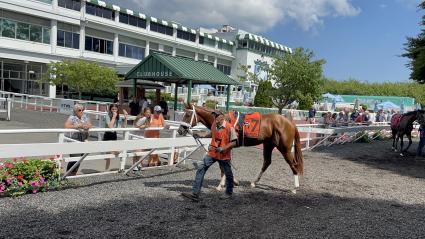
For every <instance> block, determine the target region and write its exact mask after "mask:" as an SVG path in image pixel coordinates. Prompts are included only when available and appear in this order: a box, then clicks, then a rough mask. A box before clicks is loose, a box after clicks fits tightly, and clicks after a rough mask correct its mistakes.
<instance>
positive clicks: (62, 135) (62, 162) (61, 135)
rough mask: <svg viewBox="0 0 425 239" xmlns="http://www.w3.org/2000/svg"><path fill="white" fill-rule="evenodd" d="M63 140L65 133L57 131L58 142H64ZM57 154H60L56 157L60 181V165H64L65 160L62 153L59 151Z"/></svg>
mask: <svg viewBox="0 0 425 239" xmlns="http://www.w3.org/2000/svg"><path fill="white" fill-rule="evenodd" d="M64 142H65V133H59V139H58V143H64ZM58 155H60V156H59V158H58V161H59V163H58V164H59V169H60V170H59V176H58V177H59V178H58V179H59V181H60V179H61V175H60V174H61V172H62V166H63V167H65V161H64V160H63V155H62V152H59V154H58Z"/></svg>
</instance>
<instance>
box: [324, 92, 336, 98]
mask: <svg viewBox="0 0 425 239" xmlns="http://www.w3.org/2000/svg"><path fill="white" fill-rule="evenodd" d="M322 97H323V98H327V99H333V98H335V96H334V95H332V94H331V93H329V92H328V93H326V94H323V95H322Z"/></svg>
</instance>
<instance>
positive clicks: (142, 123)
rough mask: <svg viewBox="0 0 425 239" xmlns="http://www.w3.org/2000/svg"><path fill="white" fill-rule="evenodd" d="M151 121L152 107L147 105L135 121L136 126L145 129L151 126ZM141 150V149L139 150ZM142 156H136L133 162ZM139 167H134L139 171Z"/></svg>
mask: <svg viewBox="0 0 425 239" xmlns="http://www.w3.org/2000/svg"><path fill="white" fill-rule="evenodd" d="M150 122H151V109H149V107H146V108H145V109H144V111H143V112H141V113H140V114H139V115H138V116H137V117H136V120H135V121H134V127H136V128H139V129H145V128H147V127H149V123H150ZM138 152H140V150H139V151H138ZM139 159H140V156H135V157H134V158H133V164H135V163H136V162H137V161H139ZM138 170H139V167H138V166H136V167H134V168H133V171H138Z"/></svg>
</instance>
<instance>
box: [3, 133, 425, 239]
mask: <svg viewBox="0 0 425 239" xmlns="http://www.w3.org/2000/svg"><path fill="white" fill-rule="evenodd" d="M390 145H391V143H390V142H389V141H375V142H373V143H353V144H345V145H335V146H332V147H329V148H319V149H317V150H315V151H313V152H305V153H304V155H305V175H304V178H303V180H302V182H301V183H302V185H301V188H300V189H299V190H298V192H297V194H293V193H292V192H291V191H290V190H291V189H292V185H293V177H292V175H291V174H290V170H289V167H288V165H287V164H286V163H285V162H284V160H283V159H282V157H281V156H280V155H279V154H278V153H274V154H273V156H274V160H273V163H272V165H271V166H270V168H269V170H268V171H267V172H266V173H265V175H264V176H263V178H262V180H261V181H260V183H259V185H258V187H257V188H255V189H252V188H250V186H249V182H250V180H252V179H253V178H254V177H255V175H256V174H257V173H258V171H259V169H260V167H261V163H262V161H261V160H260V159H261V153H262V152H261V150H259V149H257V148H253V147H251V148H239V149H236V150H235V151H234V162H233V164H234V166H235V167H236V170H235V175H236V176H237V177H238V179H239V180H240V181H241V186H239V187H237V188H235V195H234V198H233V199H231V200H229V201H221V200H219V196H220V192H217V191H215V190H214V188H213V187H215V186H216V185H217V183H218V174H219V172H218V166H216V165H214V166H213V167H211V169H210V170H209V171H208V173H207V175H206V179H205V181H204V186H205V187H204V189H203V194H202V198H203V200H202V201H201V202H199V203H193V202H189V201H186V200H185V199H183V198H181V196H180V193H181V192H186V191H190V188H191V184H192V182H193V179H194V175H195V171H194V170H193V166H192V164H191V163H188V164H186V165H184V166H182V167H180V168H175V169H174V170H170V169H153V170H148V171H144V173H143V174H142V175H141V176H134V175H133V176H130V177H128V176H123V175H109V176H103V177H91V178H83V179H73V180H72V184H73V185H74V186H72V187H70V188H67V189H65V190H61V191H54V192H47V193H41V194H35V195H26V196H23V197H19V198H0V211H1V213H0V228H1V230H0V237H1V238H22V237H26V238H42V237H43V238H45V237H52V238H77V237H78V238H82V237H84V238H98V237H102V238H112V237H114V238H117V237H118V238H121V237H127V238H129V237H130V238H421V237H424V235H425V222H424V220H423V215H424V214H425V197H424V195H425V194H424V193H425V190H424V188H425V180H424V178H425V173H424V170H425V160H416V159H414V156H409V157H405V158H401V157H400V156H398V154H397V153H394V152H392V151H391V148H390ZM415 147H416V144H413V148H412V149H411V151H413V149H414V148H415ZM199 157H201V155H200V154H198V155H196V156H195V158H199Z"/></svg>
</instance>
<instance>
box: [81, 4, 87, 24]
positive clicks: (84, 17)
mask: <svg viewBox="0 0 425 239" xmlns="http://www.w3.org/2000/svg"><path fill="white" fill-rule="evenodd" d="M80 14H81V19H82V20H83V21H85V20H86V1H81V8H80Z"/></svg>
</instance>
